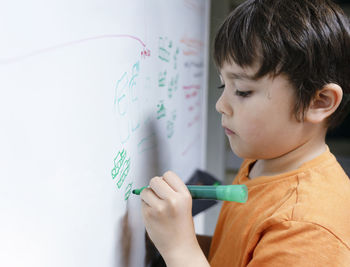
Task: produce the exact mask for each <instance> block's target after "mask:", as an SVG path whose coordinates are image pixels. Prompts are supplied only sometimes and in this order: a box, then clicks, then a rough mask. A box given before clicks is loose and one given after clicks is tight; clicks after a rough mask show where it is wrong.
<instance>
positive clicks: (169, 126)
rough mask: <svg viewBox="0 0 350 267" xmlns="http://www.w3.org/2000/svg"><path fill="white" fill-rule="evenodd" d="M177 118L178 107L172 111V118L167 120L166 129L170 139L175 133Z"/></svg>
mask: <svg viewBox="0 0 350 267" xmlns="http://www.w3.org/2000/svg"><path fill="white" fill-rule="evenodd" d="M175 120H176V109H175V110H173V111H172V112H171V118H170V120H168V121H167V125H166V131H167V137H168V139H170V138H171V137H173V135H174V132H175Z"/></svg>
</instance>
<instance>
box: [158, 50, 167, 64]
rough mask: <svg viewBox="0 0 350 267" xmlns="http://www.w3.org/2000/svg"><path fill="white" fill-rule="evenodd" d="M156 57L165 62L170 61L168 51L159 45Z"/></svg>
mask: <svg viewBox="0 0 350 267" xmlns="http://www.w3.org/2000/svg"><path fill="white" fill-rule="evenodd" d="M158 58H159V59H161V60H163V61H165V62H169V61H170V52H169V51H168V50H166V49H165V48H163V47H159V55H158Z"/></svg>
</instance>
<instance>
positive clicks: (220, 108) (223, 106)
mask: <svg viewBox="0 0 350 267" xmlns="http://www.w3.org/2000/svg"><path fill="white" fill-rule="evenodd" d="M225 91H226V90H224V91H223V92H222V94H221V96H220V97H219V99H218V101H216V105H215V108H216V110H217V112H219V113H220V114H225V115H227V116H232V115H233V109H232V106H231V105H230V102H229V101H228V97H227V95H226V92H225Z"/></svg>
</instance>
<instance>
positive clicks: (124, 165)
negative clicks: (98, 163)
mask: <svg viewBox="0 0 350 267" xmlns="http://www.w3.org/2000/svg"><path fill="white" fill-rule="evenodd" d="M126 156H127V153H126V150H125V149H123V150H122V151H119V152H118V155H117V156H116V157H115V158H114V168H113V169H112V171H111V174H112V179H113V180H114V179H115V178H117V180H118V182H117V186H118V188H119V189H120V188H121V187H122V185H123V183H124V181H125V178H126V177H127V176H128V174H129V170H130V158H128V159H127V158H126Z"/></svg>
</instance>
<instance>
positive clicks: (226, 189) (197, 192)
mask: <svg viewBox="0 0 350 267" xmlns="http://www.w3.org/2000/svg"><path fill="white" fill-rule="evenodd" d="M147 187H148V186H144V187H141V188H140V189H135V190H133V191H132V193H133V194H135V195H140V194H141V192H142V190H143V189H145V188H147ZM187 188H188V190H189V191H190V193H191V196H192V198H193V199H215V200H224V201H234V202H239V203H245V202H246V201H247V199H248V189H247V186H246V185H244V184H243V185H187Z"/></svg>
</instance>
